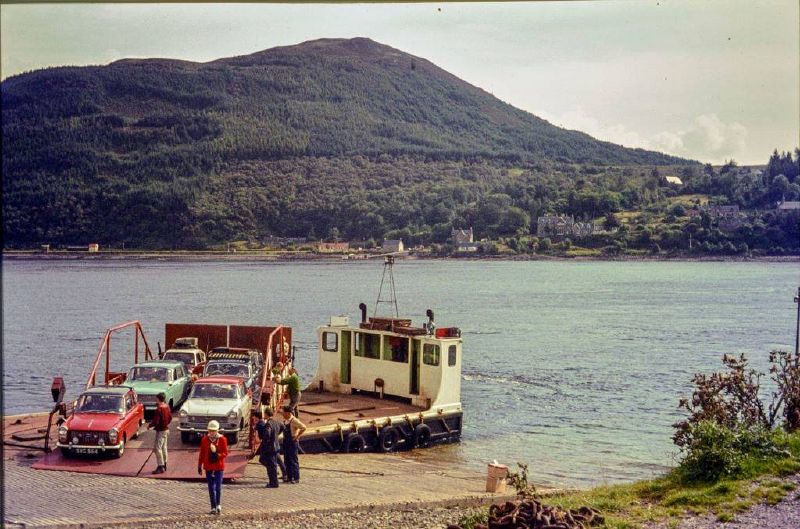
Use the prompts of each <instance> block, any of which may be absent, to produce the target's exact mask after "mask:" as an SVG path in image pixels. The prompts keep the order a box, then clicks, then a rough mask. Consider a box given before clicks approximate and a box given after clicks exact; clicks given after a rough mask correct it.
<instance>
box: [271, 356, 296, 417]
mask: <svg viewBox="0 0 800 529" xmlns="http://www.w3.org/2000/svg"><path fill="white" fill-rule="evenodd" d="M274 380H275V381H276V382H277V383H278V384H280V385H282V386H286V391H287V392H288V393H289V406H290V407H291V408H292V415H294V416H295V417H299V416H300V413H299V411H300V410H299V409H298V405H299V404H300V376H299V375H298V374H297V370H296V369H295V368H294V367H290V368H289V376H288V377H286V378H284V379H281V378H280V377H275V379H274Z"/></svg>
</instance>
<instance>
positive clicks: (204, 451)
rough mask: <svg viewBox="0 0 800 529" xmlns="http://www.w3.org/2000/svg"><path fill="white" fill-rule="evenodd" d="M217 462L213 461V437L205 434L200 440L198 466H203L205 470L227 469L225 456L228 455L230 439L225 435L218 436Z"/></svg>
mask: <svg viewBox="0 0 800 529" xmlns="http://www.w3.org/2000/svg"><path fill="white" fill-rule="evenodd" d="M216 444H217V462H216V463H212V462H211V449H210V448H209V447H210V446H211V439H210V438H209V437H208V435H204V436H203V438H202V439H201V440H200V457H199V458H198V460H197V466H198V467H199V466H202V467H203V468H204V469H205V470H225V458H226V457H227V456H228V440H227V439H226V438H225V436H224V435H220V436H219V437H217V441H216Z"/></svg>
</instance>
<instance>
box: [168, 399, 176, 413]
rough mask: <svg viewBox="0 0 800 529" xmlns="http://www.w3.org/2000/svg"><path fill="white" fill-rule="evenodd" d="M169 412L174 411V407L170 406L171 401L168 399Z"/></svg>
mask: <svg viewBox="0 0 800 529" xmlns="http://www.w3.org/2000/svg"><path fill="white" fill-rule="evenodd" d="M169 411H175V406H173V405H172V399H169Z"/></svg>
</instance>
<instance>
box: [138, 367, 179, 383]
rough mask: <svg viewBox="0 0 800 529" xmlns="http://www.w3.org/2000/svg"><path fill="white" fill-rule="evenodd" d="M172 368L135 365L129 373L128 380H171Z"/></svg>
mask: <svg viewBox="0 0 800 529" xmlns="http://www.w3.org/2000/svg"><path fill="white" fill-rule="evenodd" d="M170 372H171V370H170V369H167V368H166V367H134V368H132V369H131V372H130V374H129V375H128V380H138V381H146V382H169V381H170Z"/></svg>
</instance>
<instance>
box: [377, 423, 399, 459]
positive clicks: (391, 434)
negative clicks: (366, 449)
mask: <svg viewBox="0 0 800 529" xmlns="http://www.w3.org/2000/svg"><path fill="white" fill-rule="evenodd" d="M398 444H400V432H398V431H397V428H393V427H391V426H384V428H383V429H382V430H381V433H379V434H378V442H377V443H375V448H376V449H377V451H378V452H384V453H385V452H393V451H395V450H397V445H398Z"/></svg>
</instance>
